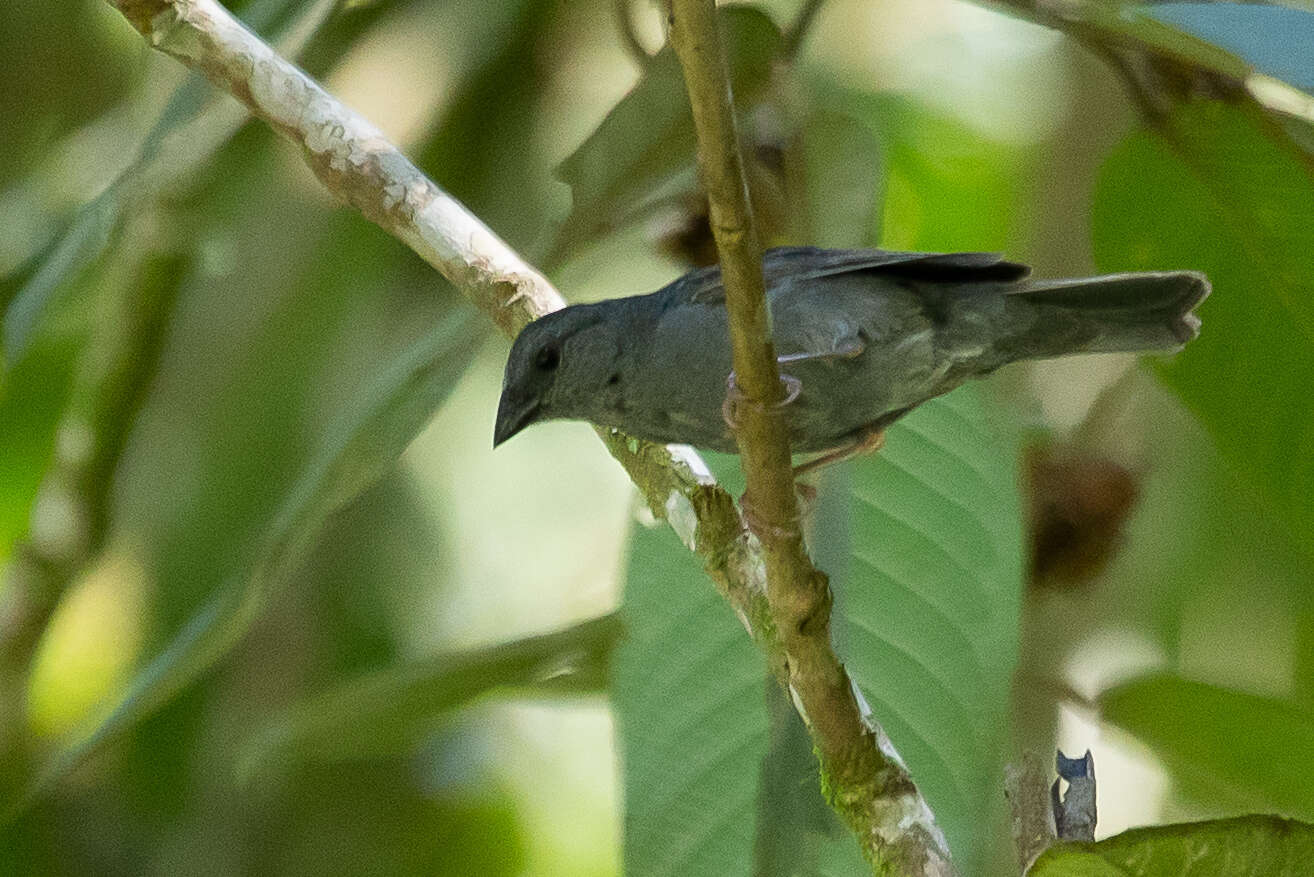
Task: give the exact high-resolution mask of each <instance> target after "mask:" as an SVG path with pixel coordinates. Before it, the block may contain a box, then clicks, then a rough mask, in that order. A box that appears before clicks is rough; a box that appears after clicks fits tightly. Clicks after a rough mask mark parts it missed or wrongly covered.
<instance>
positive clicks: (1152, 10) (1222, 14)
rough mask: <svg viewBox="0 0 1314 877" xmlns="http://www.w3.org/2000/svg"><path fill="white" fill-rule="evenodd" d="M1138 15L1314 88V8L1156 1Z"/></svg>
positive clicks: (1294, 83)
mask: <svg viewBox="0 0 1314 877" xmlns="http://www.w3.org/2000/svg"><path fill="white" fill-rule="evenodd" d="M1138 11H1139V13H1140V14H1141V15H1145V16H1149V17H1150V18H1154V19H1158V20H1159V21H1162V22H1163V23H1164V24H1168V25H1172V26H1173V27H1175V28H1177V29H1178V30H1180V31H1183V32H1184V33H1188V34H1191V35H1193V36H1196V37H1199V38H1200V39H1202V40H1207V41H1209V42H1211V43H1213V44H1214V45H1216V46H1220V47H1222V48H1224V49H1226V50H1228V51H1229V52H1231V53H1232V54H1234V55H1236V56H1237V57H1239V58H1242V59H1243V60H1245V61H1247V62H1248V63H1249V64H1250V65H1251V66H1253V67H1254V68H1255V69H1256V70H1257V71H1259V72H1260V73H1265V74H1267V75H1269V76H1272V77H1274V78H1276V79H1281V80H1284V81H1285V82H1289V83H1290V84H1292V85H1294V86H1297V87H1298V88H1303V89H1304V90H1306V91H1308V92H1314V56H1312V55H1311V54H1310V50H1309V49H1310V46H1312V45H1314V12H1311V11H1310V10H1307V9H1293V8H1291V7H1290V6H1269V5H1257V4H1252V3H1156V4H1154V5H1152V6H1143V7H1141V8H1140V9H1139V10H1138Z"/></svg>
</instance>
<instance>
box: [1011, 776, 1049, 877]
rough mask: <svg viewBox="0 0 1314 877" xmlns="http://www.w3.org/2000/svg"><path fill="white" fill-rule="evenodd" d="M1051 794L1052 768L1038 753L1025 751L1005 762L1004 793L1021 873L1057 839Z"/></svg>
mask: <svg viewBox="0 0 1314 877" xmlns="http://www.w3.org/2000/svg"><path fill="white" fill-rule="evenodd" d="M1049 794H1050V793H1049V771H1048V769H1047V768H1046V765H1045V763H1044V762H1043V761H1041V759H1040V756H1038V755H1037V754H1036V753H1034V752H1024V753H1023V754H1022V758H1021V760H1020V761H1018V762H1015V763H1013V764H1008V765H1005V766H1004V796H1005V797H1006V798H1008V808H1009V811H1010V812H1011V814H1012V829H1013V849H1014V850H1015V851H1016V853H1017V862H1018V869H1019V873H1021V874H1026V873H1027V869H1029V868H1030V867H1031V864H1032V863H1033V862H1034V861H1035V860H1036V859H1037V858H1038V857H1039V856H1040V854H1041V853H1043V852H1044V851H1045V850H1047V849H1049V848H1050V847H1051V846H1053V845H1054V842H1055V840H1056V839H1057V835H1058V832H1057V830H1056V829H1055V827H1054V810H1053V808H1052V806H1051V804H1050V799H1049Z"/></svg>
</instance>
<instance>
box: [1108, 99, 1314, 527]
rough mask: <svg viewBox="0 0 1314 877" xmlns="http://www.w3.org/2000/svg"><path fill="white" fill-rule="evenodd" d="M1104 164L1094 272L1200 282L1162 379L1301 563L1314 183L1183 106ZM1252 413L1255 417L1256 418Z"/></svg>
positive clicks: (1215, 107)
mask: <svg viewBox="0 0 1314 877" xmlns="http://www.w3.org/2000/svg"><path fill="white" fill-rule="evenodd" d="M1161 130H1162V133H1160V132H1156V131H1150V130H1144V131H1139V132H1137V133H1134V134H1132V135H1131V136H1129V137H1128V138H1127V139H1126V140H1125V141H1124V142H1123V143H1122V144H1121V145H1120V146H1119V147H1118V148H1117V149H1116V150H1115V151H1114V152H1113V154H1112V155H1110V156H1109V158H1108V160H1107V162H1106V164H1105V166H1104V168H1103V170H1102V172H1101V175H1100V179H1099V181H1098V184H1097V187H1096V195H1095V206H1094V212H1093V224H1092V226H1093V227H1092V231H1093V235H1094V253H1095V260H1096V263H1097V264H1098V266H1099V267H1100V269H1101V270H1105V271H1123V270H1137V269H1165V268H1192V269H1196V270H1201V271H1204V272H1206V273H1207V274H1208V275H1209V278H1210V280H1211V281H1212V282H1213V286H1214V292H1213V295H1212V296H1211V297H1210V298H1209V300H1208V301H1206V302H1205V303H1204V304H1203V305H1201V307H1200V310H1199V313H1200V316H1201V319H1202V321H1203V327H1202V329H1201V333H1200V337H1199V338H1198V339H1196V340H1195V341H1193V342H1191V343H1190V344H1188V345H1187V346H1186V349H1185V350H1184V351H1183V352H1182V353H1181V354H1180V355H1178V356H1176V357H1174V358H1173V360H1172V361H1171V362H1169V363H1168V364H1167V365H1165V366H1163V368H1162V371H1161V374H1162V375H1163V377H1164V379H1165V381H1166V382H1167V383H1168V385H1169V386H1171V387H1172V388H1173V389H1174V390H1175V391H1176V392H1177V393H1178V394H1179V395H1180V396H1181V398H1182V400H1183V401H1184V402H1185V403H1186V405H1187V407H1188V408H1190V409H1191V411H1192V412H1194V413H1195V415H1196V416H1197V417H1199V418H1200V420H1201V422H1202V423H1203V424H1204V426H1205V428H1206V429H1207V430H1208V431H1209V433H1210V435H1211V436H1212V437H1213V439H1214V441H1216V442H1217V443H1218V447H1219V449H1220V451H1221V452H1222V454H1223V456H1224V458H1225V459H1226V460H1227V461H1228V462H1229V463H1230V464H1231V465H1232V466H1233V467H1234V468H1235V469H1236V471H1237V472H1238V473H1240V474H1241V475H1242V476H1243V478H1244V481H1245V482H1246V483H1248V484H1250V485H1253V487H1254V489H1255V490H1256V492H1257V493H1258V494H1259V495H1260V496H1261V497H1263V498H1264V499H1266V500H1267V501H1268V502H1269V503H1271V504H1272V505H1273V507H1274V508H1275V510H1276V511H1278V512H1279V513H1280V514H1279V517H1280V518H1281V519H1283V520H1284V521H1285V522H1286V523H1287V525H1288V526H1289V528H1290V530H1291V532H1292V534H1293V536H1294V537H1295V539H1296V541H1297V542H1299V543H1300V544H1301V545H1303V546H1304V547H1305V548H1306V549H1307V550H1314V543H1311V540H1310V539H1309V533H1310V532H1314V409H1311V407H1310V406H1309V405H1305V404H1299V403H1297V402H1295V401H1294V400H1300V399H1304V398H1307V397H1308V394H1309V388H1310V387H1312V386H1314V179H1312V178H1311V170H1310V168H1309V166H1308V164H1306V162H1305V160H1304V159H1303V158H1302V157H1301V156H1300V154H1299V153H1298V152H1297V151H1296V150H1295V149H1294V147H1292V146H1291V145H1290V144H1289V143H1287V142H1285V141H1284V140H1282V139H1281V137H1280V135H1277V134H1274V133H1273V132H1272V131H1271V130H1270V129H1268V128H1267V127H1266V126H1265V125H1264V124H1263V122H1262V121H1261V120H1259V119H1257V118H1255V116H1253V115H1252V114H1250V113H1247V112H1246V111H1244V110H1240V109H1237V108H1234V107H1232V106H1228V105H1225V104H1221V103H1206V102H1200V103H1193V104H1189V105H1186V106H1183V107H1181V108H1180V109H1179V110H1178V111H1177V112H1175V113H1174V114H1173V115H1172V116H1171V117H1170V118H1169V119H1167V120H1166V121H1165V124H1164V126H1163V128H1162V129H1161ZM1260 411H1262V412H1264V415H1263V416H1262V417H1258V416H1255V412H1260Z"/></svg>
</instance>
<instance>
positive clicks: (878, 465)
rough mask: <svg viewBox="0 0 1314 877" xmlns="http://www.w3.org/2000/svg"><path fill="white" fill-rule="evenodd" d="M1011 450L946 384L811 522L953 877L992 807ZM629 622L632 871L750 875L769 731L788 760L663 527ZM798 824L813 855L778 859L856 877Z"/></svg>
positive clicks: (842, 646) (1009, 611) (637, 556)
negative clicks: (941, 834) (943, 838)
mask: <svg viewBox="0 0 1314 877" xmlns="http://www.w3.org/2000/svg"><path fill="white" fill-rule="evenodd" d="M1015 450H1016V447H1015V444H1014V443H1013V442H1012V441H1010V440H1008V439H1007V438H1001V437H1000V435H999V434H998V433H996V431H995V430H994V429H993V428H992V427H991V426H990V425H989V424H988V421H987V417H986V414H985V411H984V405H983V403H982V401H981V399H980V396H979V391H978V390H977V389H976V388H970V387H969V388H965V389H962V390H959V391H957V392H955V393H954V394H952V395H950V396H948V397H945V398H943V399H938V400H934V401H932V402H930V403H927V404H926V405H924V406H922V408H920V409H918V410H917V411H915V412H914V413H913V414H912V415H910V416H909V417H908V418H906V419H905V421H902V422H900V423H899V424H897V425H896V426H895V427H894V428H892V429H891V430H890V436H889V440H888V443H887V446H886V449H885V450H884V451H882V452H881V454H880V455H879V456H878V457H876V458H871V459H868V460H864V461H861V462H858V463H856V464H851V465H850V466H849V467H848V472H846V473H842V475H844V476H847V478H848V479H849V480H850V482H851V487H850V488H849V491H848V492H846V493H841V494H839V496H838V502H836V501H834V500H832V499H824V500H823V501H822V505H821V507H820V508H819V509H818V510H817V512H816V515H817V517H816V519H815V520H814V522H813V529H814V532H815V536H814V539H813V541H814V543H815V554H816V556H817V559H818V562H819V563H820V564H821V565H822V567H823V568H824V569H826V571H827V572H829V573H831V575H832V581H833V582H834V583H835V585H836V590H837V604H836V611H835V617H834V626H835V635H836V639H837V643H838V648H839V651H840V653H841V656H842V658H843V659H844V661H845V663H846V665H847V666H848V668H849V671H850V673H851V674H852V675H853V676H854V678H855V679H856V680H857V682H858V683H859V685H860V686H861V687H862V689H863V691H864V692H865V693H866V695H867V698H868V700H869V701H870V702H871V706H872V710H873V713H874V715H875V717H876V718H877V719H878V720H879V721H880V722H881V723H882V724H883V725H884V726H885V728H886V730H887V731H889V733H890V735H891V737H892V738H893V740H894V742H895V745H896V746H897V747H898V748H899V750H900V752H901V754H902V755H903V756H904V758H905V760H906V761H907V762H908V764H909V767H910V769H911V771H912V775H913V778H914V780H915V781H916V782H917V783H918V785H919V787H920V788H921V789H922V791H923V793H924V794H925V795H926V797H927V799H928V801H929V803H930V804H931V807H932V809H933V810H934V811H935V813H936V817H937V820H938V821H939V822H940V824H941V826H942V827H943V828H944V829H945V831H946V833H947V835H948V837H949V842H950V846H951V849H952V850H953V853H954V856H955V859H956V860H957V861H958V862H959V865H960V867H961V868H963V870H964V873H976V870H974V869H976V868H978V867H979V866H980V865H981V863H982V862H983V861H984V860H985V856H986V852H987V851H986V843H987V838H988V837H989V835H990V833H991V831H992V830H993V828H994V826H995V823H994V822H993V821H992V820H991V819H990V818H989V816H990V814H992V813H994V812H997V811H996V810H995V808H996V807H997V806H999V804H1000V803H1001V802H1002V797H1001V796H1000V794H999V789H1000V788H1001V786H1000V785H999V783H1000V779H999V777H1000V773H1001V771H1002V757H1001V753H1002V752H1003V749H1004V747H1003V740H1004V736H1005V733H1006V728H1007V714H1008V687H1009V680H1010V678H1011V673H1012V669H1013V664H1014V661H1015V655H1016V638H1017V624H1018V604H1019V601H1020V592H1021V576H1022V544H1021V540H1022V534H1021V523H1020V517H1019V503H1018V497H1017V487H1016V485H1015V483H1014V474H1015V473H1014V460H1015V458H1016V455H1015ZM840 480H842V479H840ZM832 486H833V484H831V483H830V482H827V483H826V484H824V485H823V488H827V489H828V488H830V487H832ZM837 505H838V508H837ZM837 530H838V531H837ZM624 614H625V617H626V619H627V626H628V628H629V631H630V634H629V637H628V640H627V642H626V643H625V644H624V645H623V646H622V647H621V649H620V651H619V655H618V660H617V667H616V683H615V691H616V694H615V697H616V709H617V713H618V718H619V722H620V739H621V741H622V745H623V748H624V753H625V757H624V764H625V789H626V817H625V819H626V824H625V842H626V851H625V856H626V867H627V873H636V874H730V875H733V874H747V873H749V868H750V865H751V863H752V854H753V852H754V822H755V816H754V814H755V813H757V814H758V815H757V817H756V818H758V819H762V818H764V817H765V818H768V819H770V818H777V819H778V818H779V815H780V814H779V812H778V809H776V808H772V807H770V806H763V803H764V802H762V801H760V799H759V798H758V797H757V792H758V789H759V782H760V779H761V778H760V776H759V774H760V771H761V770H762V765H763V758H764V753H766V752H767V747H768V739H769V737H770V740H771V747H772V748H771V752H772V755H771V757H773V758H780V757H785V758H789V757H793V755H796V754H797V752H796V750H797V747H794V748H793V750H791V751H787V752H785V753H784V755H783V756H782V755H781V754H780V753H781V750H782V747H781V746H778V745H777V742H778V741H777V737H776V731H775V730H773V731H772V732H771V734H769V733H768V729H769V727H771V726H770V725H769V723H768V721H767V711H766V709H765V708H764V700H763V686H764V685H765V684H766V680H765V670H764V667H763V663H762V658H761V656H760V655H758V654H756V653H755V650H754V649H753V647H752V645H751V643H750V641H749V639H748V635H747V633H746V632H745V631H744V630H743V628H742V627H741V626H740V625H739V624H738V622H737V621H736V620H735V618H734V616H733V615H732V614H731V613H730V611H729V610H728V609H727V607H726V606H725V604H724V602H723V601H722V600H721V598H720V597H719V596H718V595H717V594H716V593H715V591H714V589H713V587H712V585H711V583H710V582H709V581H707V580H706V576H704V575H702V573H701V572H700V570H699V568H698V563H697V561H696V560H695V559H694V558H693V557H692V556H691V555H689V554H688V552H687V551H686V550H684V549H683V548H682V547H681V546H680V545H679V543H678V542H677V541H676V540H675V539H674V537H673V536H671V535H669V534H668V533H666V532H665V531H664V530H661V531H650V530H639V531H637V533H636V536H635V545H634V548H633V553H632V555H631V561H630V571H629V577H628V579H627V584H626V590H625V607H624ZM779 767H780V766H779V765H773V766H772V768H771V769H772V770H778V769H779ZM793 776H794V777H795V779H794V780H793V782H794V785H795V786H799V785H801V784H802V783H803V780H802V779H799V772H798V771H795V772H794V774H793ZM768 779H769V777H768ZM815 779H816V774H815V772H813V773H811V774H810V776H809V780H810V781H812V782H815ZM767 785H768V786H769V785H770V783H767ZM778 785H779V784H778V783H777V786H778ZM812 791H813V790H812V789H811V788H808V787H807V786H803V787H801V788H798V791H797V794H798V795H809V794H811V793H812ZM766 803H767V804H769V803H770V802H766ZM791 818H792V819H793V823H792V824H793V825H794V826H795V829H794V830H795V831H797V832H798V833H799V837H800V838H802V840H801V841H800V843H801V844H804V845H806V847H807V848H808V857H809V858H810V860H809V861H805V862H804V863H803V864H800V863H798V862H793V863H791V867H794V868H803V869H804V870H802V871H801V872H800V873H832V874H844V873H861V872H862V871H861V866H860V865H859V864H858V863H857V860H856V857H852V856H851V855H849V856H848V857H847V858H846V854H848V853H849V850H848V845H853V846H854V847H855V848H856V845H855V844H853V842H852V840H851V839H849V838H847V837H843V838H834V837H832V836H831V835H830V834H829V833H828V832H827V831H826V830H824V829H825V826H826V822H825V820H819V819H818V818H817V817H816V815H815V811H811V810H809V809H808V808H806V807H801V808H797V809H796V810H795V813H794V815H793V817H791ZM855 868H856V869H857V870H856V871H855V870H854V869H855ZM807 869H811V870H807ZM761 873H771V872H769V871H766V872H761Z"/></svg>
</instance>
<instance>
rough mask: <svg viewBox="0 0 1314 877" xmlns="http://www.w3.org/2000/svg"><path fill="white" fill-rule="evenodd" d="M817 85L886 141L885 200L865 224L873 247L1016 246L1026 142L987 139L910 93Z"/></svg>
mask: <svg viewBox="0 0 1314 877" xmlns="http://www.w3.org/2000/svg"><path fill="white" fill-rule="evenodd" d="M816 90H817V93H818V98H817V99H818V102H819V103H821V104H822V105H823V106H826V107H828V108H832V111H833V112H842V113H844V114H845V115H847V116H849V117H851V118H853V119H856V120H857V121H859V122H861V123H862V124H863V125H864V126H865V127H866V128H867V129H868V130H869V131H870V132H871V134H872V135H873V136H874V137H875V138H876V140H877V142H878V144H879V150H880V153H879V155H880V160H881V162H882V163H883V165H884V167H883V171H884V174H883V177H884V183H883V189H882V191H881V195H882V196H883V201H882V202H881V203H882V205H883V206H882V207H881V209H880V210H879V211H877V213H876V215H875V216H874V217H873V218H872V221H871V222H870V223H869V224H868V225H867V226H865V227H864V228H863V232H864V234H865V238H866V240H867V242H868V244H869V245H871V244H874V243H877V242H879V244H880V245H881V246H884V247H887V248H889V249H895V250H931V251H954V250H1007V249H1008V248H1009V246H1008V245H1009V242H1010V241H1011V240H1012V238H1013V237H1014V235H1015V231H1016V228H1017V225H1018V223H1019V222H1021V221H1022V214H1021V212H1020V211H1017V210H1011V209H1009V207H1010V205H1012V204H1015V203H1018V201H1019V195H1020V194H1021V186H1020V185H1019V179H1020V178H1019V169H1020V167H1021V161H1022V159H1023V158H1024V153H1023V151H1022V148H1021V147H1019V146H1018V145H1016V144H1009V143H1001V142H998V141H994V140H991V139H989V138H987V137H983V136H982V135H981V134H979V133H977V132H976V131H973V130H972V129H971V128H970V127H968V126H967V125H965V124H964V123H963V122H961V121H959V120H957V119H954V118H952V117H950V116H946V115H944V114H942V113H939V112H936V111H935V110H933V109H931V108H929V107H927V106H925V105H923V104H921V103H919V102H917V101H916V100H913V99H911V98H909V97H906V96H903V95H893V94H871V93H865V92H855V91H849V90H846V89H843V88H840V87H838V86H836V85H835V84H834V83H827V82H820V83H817V84H816ZM855 157H856V156H855ZM858 160H863V161H866V162H870V161H871V159H858ZM965 192H970V193H971V196H970V197H965V196H964V193H965Z"/></svg>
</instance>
